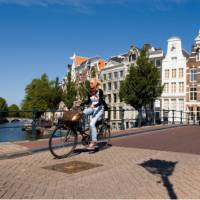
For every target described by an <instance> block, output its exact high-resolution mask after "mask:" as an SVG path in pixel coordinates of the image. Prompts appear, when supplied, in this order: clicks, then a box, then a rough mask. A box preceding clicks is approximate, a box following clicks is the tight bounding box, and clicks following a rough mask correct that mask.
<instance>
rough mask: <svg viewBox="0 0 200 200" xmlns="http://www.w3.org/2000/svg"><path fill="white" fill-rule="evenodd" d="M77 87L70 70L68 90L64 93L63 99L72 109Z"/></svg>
mask: <svg viewBox="0 0 200 200" xmlns="http://www.w3.org/2000/svg"><path fill="white" fill-rule="evenodd" d="M76 94H77V92H76V87H75V83H74V82H73V81H72V79H71V70H70V71H69V72H68V75H67V86H66V90H65V91H64V94H63V101H64V103H65V105H66V106H67V108H68V109H71V108H72V106H73V103H74V101H75V100H76Z"/></svg>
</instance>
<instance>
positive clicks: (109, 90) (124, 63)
mask: <svg viewBox="0 0 200 200" xmlns="http://www.w3.org/2000/svg"><path fill="white" fill-rule="evenodd" d="M147 46H148V48H147V49H148V56H149V58H150V61H151V62H152V63H153V64H154V65H156V66H157V67H158V69H159V70H160V71H161V64H162V59H163V51H162V49H156V48H153V47H151V46H150V45H147ZM147 46H146V47H147ZM139 55H140V49H139V48H137V47H135V46H131V47H130V49H129V51H128V53H125V54H120V55H118V56H113V57H111V58H110V59H109V61H108V62H107V64H106V66H105V68H104V69H103V70H102V76H103V91H104V94H105V97H106V102H107V103H108V104H109V106H110V108H111V110H112V111H111V121H112V128H113V129H120V128H121V126H122V123H123V126H124V127H125V128H131V127H134V126H135V123H136V118H137V115H138V113H137V111H135V110H134V108H133V107H131V106H129V105H127V104H125V103H124V102H121V101H120V98H119V89H120V81H122V80H124V79H125V77H126V75H127V73H128V70H129V67H130V65H131V64H136V61H137V58H138V56H139ZM156 105H160V103H159V104H158V103H157V104H156ZM122 109H124V110H125V112H124V121H123V120H122V115H123V112H122V111H120V110H122ZM159 109H160V107H159Z"/></svg>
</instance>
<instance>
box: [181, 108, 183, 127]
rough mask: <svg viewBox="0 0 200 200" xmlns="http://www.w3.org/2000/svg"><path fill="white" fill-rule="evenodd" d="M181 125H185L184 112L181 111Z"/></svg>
mask: <svg viewBox="0 0 200 200" xmlns="http://www.w3.org/2000/svg"><path fill="white" fill-rule="evenodd" d="M180 124H183V111H181V121H180Z"/></svg>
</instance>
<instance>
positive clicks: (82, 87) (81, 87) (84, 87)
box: [79, 80, 90, 101]
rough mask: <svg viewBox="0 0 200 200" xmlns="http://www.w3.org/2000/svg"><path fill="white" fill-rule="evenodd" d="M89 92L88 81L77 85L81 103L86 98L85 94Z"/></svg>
mask: <svg viewBox="0 0 200 200" xmlns="http://www.w3.org/2000/svg"><path fill="white" fill-rule="evenodd" d="M89 91H90V82H89V81H88V80H86V81H85V82H84V83H82V84H80V85H79V97H80V100H81V101H84V100H85V99H86V98H87V94H88V92H89Z"/></svg>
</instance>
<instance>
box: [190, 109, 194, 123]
mask: <svg viewBox="0 0 200 200" xmlns="http://www.w3.org/2000/svg"><path fill="white" fill-rule="evenodd" d="M189 117H190V119H191V120H193V117H194V113H193V107H192V106H191V107H189Z"/></svg>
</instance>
